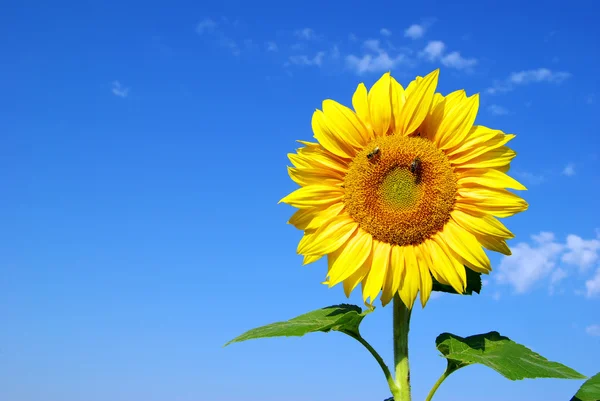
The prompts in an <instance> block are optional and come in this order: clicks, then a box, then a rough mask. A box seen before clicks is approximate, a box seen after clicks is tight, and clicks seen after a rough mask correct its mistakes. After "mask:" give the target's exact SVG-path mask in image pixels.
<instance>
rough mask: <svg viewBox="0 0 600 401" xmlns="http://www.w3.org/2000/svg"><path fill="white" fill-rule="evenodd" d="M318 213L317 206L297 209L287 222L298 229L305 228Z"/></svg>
mask: <svg viewBox="0 0 600 401" xmlns="http://www.w3.org/2000/svg"><path fill="white" fill-rule="evenodd" d="M340 204H341V203H340ZM318 213H319V209H317V208H310V209H299V210H297V211H296V212H295V213H294V214H293V215H292V217H290V219H289V221H288V224H291V225H293V226H294V227H296V228H297V229H299V230H305V229H306V228H307V227H308V224H309V223H310V222H311V221H312V219H314V218H315V217H316V216H317V215H318Z"/></svg>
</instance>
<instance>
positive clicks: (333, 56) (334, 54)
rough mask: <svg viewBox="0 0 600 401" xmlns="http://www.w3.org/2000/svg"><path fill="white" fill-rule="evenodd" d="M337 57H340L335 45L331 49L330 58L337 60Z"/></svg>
mask: <svg viewBox="0 0 600 401" xmlns="http://www.w3.org/2000/svg"><path fill="white" fill-rule="evenodd" d="M339 57H340V49H339V48H338V47H337V45H334V46H333V49H331V58H333V59H338V58H339Z"/></svg>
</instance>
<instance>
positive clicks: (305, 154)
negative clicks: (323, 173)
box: [288, 145, 349, 175]
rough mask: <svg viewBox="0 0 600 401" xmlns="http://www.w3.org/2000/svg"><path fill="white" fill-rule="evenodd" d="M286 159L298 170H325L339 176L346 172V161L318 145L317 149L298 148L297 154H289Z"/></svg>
mask: <svg viewBox="0 0 600 401" xmlns="http://www.w3.org/2000/svg"><path fill="white" fill-rule="evenodd" d="M288 158H289V159H290V161H291V162H292V164H293V165H294V166H295V167H297V168H300V169H326V170H332V172H336V173H339V174H341V175H344V174H346V172H347V171H348V163H349V161H348V160H344V159H341V158H340V157H338V156H336V155H334V154H333V153H331V152H329V151H328V150H326V149H325V148H321V146H320V145H319V147H318V148H313V147H306V148H300V149H298V154H295V153H290V154H288Z"/></svg>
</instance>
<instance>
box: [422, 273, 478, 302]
mask: <svg viewBox="0 0 600 401" xmlns="http://www.w3.org/2000/svg"><path fill="white" fill-rule="evenodd" d="M465 270H466V272H467V287H466V288H465V293H464V294H461V295H473V292H476V293H478V294H479V293H480V291H481V273H477V272H475V271H473V270H471V269H469V268H468V267H466V266H465ZM431 279H432V280H433V288H432V290H433V291H440V292H449V293H450V294H458V292H456V290H454V288H452V287H451V286H449V285H446V284H441V283H439V282H438V281H437V280H436V279H435V278H434V277H433V276H432V277H431Z"/></svg>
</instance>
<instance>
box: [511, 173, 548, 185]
mask: <svg viewBox="0 0 600 401" xmlns="http://www.w3.org/2000/svg"><path fill="white" fill-rule="evenodd" d="M514 174H515V175H516V176H517V177H519V179H520V180H521V181H523V182H524V183H525V184H530V185H539V184H541V183H543V182H545V181H546V177H544V176H543V175H541V174H535V173H531V172H529V171H515V173H514Z"/></svg>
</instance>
